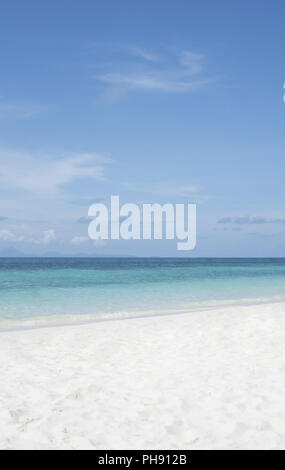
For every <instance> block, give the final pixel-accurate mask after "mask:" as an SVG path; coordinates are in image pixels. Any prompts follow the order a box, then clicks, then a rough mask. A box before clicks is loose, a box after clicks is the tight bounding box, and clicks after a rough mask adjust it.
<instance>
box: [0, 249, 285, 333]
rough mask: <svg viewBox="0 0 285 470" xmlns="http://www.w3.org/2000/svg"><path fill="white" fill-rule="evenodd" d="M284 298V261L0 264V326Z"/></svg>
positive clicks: (127, 260) (121, 260)
mask: <svg viewBox="0 0 285 470" xmlns="http://www.w3.org/2000/svg"><path fill="white" fill-rule="evenodd" d="M284 300H285V259H229V258H227V259H195V258H189V259H185V258H177V259H174V258H171V259H170V258H169V259H168V258H92V259H87V258H80V259H78V258H74V259H73V258H54V259H51V258H46V259H44V258H39V259H37V258H29V259H28V258H2V259H0V328H7V327H13V326H16V327H18V326H35V325H44V324H50V323H54V324H57V323H69V322H78V321H79V322H81V321H90V320H94V319H102V318H104V319H106V318H114V317H115V318H116V317H119V318H120V317H125V316H135V315H148V314H163V313H169V312H173V313H175V312H177V313H178V312H184V311H185V312H187V311H192V310H199V309H205V308H212V307H214V306H217V305H225V304H234V303H260V302H270V301H284Z"/></svg>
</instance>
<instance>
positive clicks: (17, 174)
mask: <svg viewBox="0 0 285 470" xmlns="http://www.w3.org/2000/svg"><path fill="white" fill-rule="evenodd" d="M108 161H110V160H109V159H108V158H106V157H102V156H100V155H97V154H94V153H86V154H80V155H75V156H72V157H60V158H54V157H51V156H49V157H47V156H45V155H40V154H29V153H23V152H15V151H10V150H0V185H1V188H2V189H5V188H6V189H7V188H8V189H22V190H26V191H29V192H33V193H43V192H49V193H50V192H54V191H56V190H58V189H59V188H60V187H61V186H62V185H65V184H67V183H70V182H72V181H74V180H76V179H80V178H91V179H102V178H103V177H104V166H103V164H104V163H107V162H108Z"/></svg>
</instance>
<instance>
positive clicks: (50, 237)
mask: <svg viewBox="0 0 285 470" xmlns="http://www.w3.org/2000/svg"><path fill="white" fill-rule="evenodd" d="M55 240H56V234H55V230H53V229H51V230H46V231H45V232H44V233H43V238H42V241H41V243H43V244H45V245H47V244H48V243H51V242H53V241H55Z"/></svg>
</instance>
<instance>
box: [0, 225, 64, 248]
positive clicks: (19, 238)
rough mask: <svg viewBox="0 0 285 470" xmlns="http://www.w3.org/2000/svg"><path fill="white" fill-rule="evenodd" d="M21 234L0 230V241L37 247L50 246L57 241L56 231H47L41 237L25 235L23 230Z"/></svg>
mask: <svg viewBox="0 0 285 470" xmlns="http://www.w3.org/2000/svg"><path fill="white" fill-rule="evenodd" d="M19 232H20V233H15V231H13V232H12V231H11V230H0V241H2V242H25V243H32V244H36V245H48V244H49V243H52V242H54V241H56V233H55V230H53V229H50V230H45V231H44V232H43V233H42V234H41V235H40V236H38V237H34V236H33V235H31V234H27V233H23V232H24V231H23V230H22V229H20V230H19Z"/></svg>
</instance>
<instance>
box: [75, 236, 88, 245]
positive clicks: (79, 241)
mask: <svg viewBox="0 0 285 470" xmlns="http://www.w3.org/2000/svg"><path fill="white" fill-rule="evenodd" d="M88 241H90V240H89V238H88V237H83V236H81V237H79V236H76V237H73V238H72V240H71V243H72V245H82V244H83V243H86V242H88Z"/></svg>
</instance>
